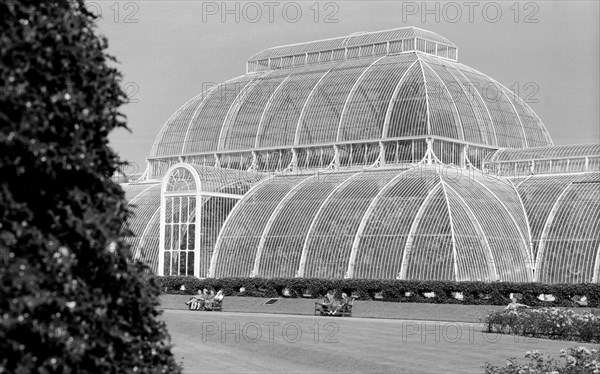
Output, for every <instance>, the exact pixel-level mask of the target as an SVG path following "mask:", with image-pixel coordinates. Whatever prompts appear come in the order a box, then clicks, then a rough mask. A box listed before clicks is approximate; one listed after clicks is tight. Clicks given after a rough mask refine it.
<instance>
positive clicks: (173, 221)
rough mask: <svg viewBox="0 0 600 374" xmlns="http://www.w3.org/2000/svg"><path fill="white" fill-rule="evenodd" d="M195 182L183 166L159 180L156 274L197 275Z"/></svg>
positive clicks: (196, 193)
mask: <svg viewBox="0 0 600 374" xmlns="http://www.w3.org/2000/svg"><path fill="white" fill-rule="evenodd" d="M198 185H199V183H198V181H197V178H196V177H195V176H194V174H192V171H191V170H189V169H188V168H186V167H184V166H181V167H178V168H176V169H174V170H172V171H171V173H169V174H168V175H167V176H166V178H165V180H164V182H163V194H162V195H163V196H162V204H161V222H162V225H161V240H160V249H161V250H160V255H159V256H160V257H159V269H158V273H159V275H195V276H198V261H196V258H197V257H198V248H197V244H196V243H198V238H197V236H198V235H197V234H198V233H197V218H198V217H199V214H198V205H199V204H198V201H199V199H198V187H199V186H198Z"/></svg>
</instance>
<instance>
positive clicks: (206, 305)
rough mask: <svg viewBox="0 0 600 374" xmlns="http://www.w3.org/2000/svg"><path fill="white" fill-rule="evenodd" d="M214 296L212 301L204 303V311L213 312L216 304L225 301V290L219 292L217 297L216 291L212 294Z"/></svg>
mask: <svg viewBox="0 0 600 374" xmlns="http://www.w3.org/2000/svg"><path fill="white" fill-rule="evenodd" d="M210 293H211V295H213V296H212V297H211V298H210V300H207V301H205V302H204V310H213V308H214V306H215V303H216V302H221V301H223V298H224V297H225V295H223V290H219V291H218V292H217V294H216V295H215V291H211V292H210Z"/></svg>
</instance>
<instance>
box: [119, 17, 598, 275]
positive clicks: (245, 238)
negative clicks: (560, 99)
mask: <svg viewBox="0 0 600 374" xmlns="http://www.w3.org/2000/svg"><path fill="white" fill-rule="evenodd" d="M599 171H600V146H599V145H597V144H590V145H567V146H564V145H561V146H555V145H554V144H553V142H552V139H551V137H550V134H549V133H548V131H547V130H546V128H545V126H544V124H543V123H542V121H541V119H540V118H539V117H538V116H537V115H536V114H535V113H534V112H533V110H532V109H531V108H530V107H529V106H528V105H527V103H525V102H524V101H523V100H522V99H520V98H519V97H517V96H515V94H514V93H513V92H512V91H511V90H509V89H508V88H507V87H505V86H503V85H502V84H501V83H499V82H497V81H495V80H494V79H492V78H490V77H489V76H487V75H485V74H483V73H481V72H479V71H477V70H474V69H473V68H470V67H468V66H465V65H463V64H461V63H459V62H458V48H457V46H456V45H455V44H454V43H452V42H451V41H449V40H448V39H446V38H444V37H442V36H440V35H438V34H435V33H433V32H430V31H426V30H422V29H419V28H414V27H405V28H399V29H394V30H386V31H379V32H363V33H355V34H352V35H349V36H345V37H340V38H333V39H327V40H319V41H313V42H308V43H300V44H293V45H286V46H280V47H274V48H269V49H266V50H264V51H261V52H259V53H257V54H255V55H254V56H252V57H250V58H249V59H248V61H247V63H246V73H245V74H244V75H242V76H240V77H238V78H234V79H232V80H229V81H227V82H224V83H221V84H219V85H215V86H214V87H211V88H210V89H208V90H206V91H204V92H201V93H200V94H198V96H196V97H194V98H192V99H190V100H189V101H188V102H187V103H185V104H184V105H183V106H182V107H181V108H179V109H178V110H177V111H176V112H175V113H174V114H173V115H172V116H171V118H169V119H168V121H167V122H166V123H165V124H164V126H163V127H162V129H161V130H160V132H159V134H158V135H157V137H156V139H155V142H154V145H153V147H152V150H151V152H150V155H149V157H148V165H147V168H146V171H145V172H144V174H143V175H141V176H139V178H138V177H136V178H127V179H123V178H122V179H121V181H122V182H123V183H122V186H123V189H124V190H125V193H126V198H127V200H128V203H129V204H130V207H131V208H132V210H133V212H134V215H133V216H132V217H131V218H130V221H129V226H130V229H131V231H132V232H133V233H134V234H135V235H134V236H132V237H130V238H129V240H130V243H131V245H132V249H133V253H134V256H135V257H136V258H138V259H141V260H143V261H145V262H146V263H147V264H148V265H149V266H150V267H151V268H152V269H153V270H154V271H155V272H156V273H157V274H159V275H193V276H196V277H201V278H205V277H219V278H220V277H266V278H271V277H315V278H367V279H416V280H456V281H466V280H475V281H477V280H479V281H499V280H500V281H516V282H532V281H533V282H543V283H582V282H599V277H600V172H599Z"/></svg>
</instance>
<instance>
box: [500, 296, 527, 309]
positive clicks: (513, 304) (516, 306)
mask: <svg viewBox="0 0 600 374" xmlns="http://www.w3.org/2000/svg"><path fill="white" fill-rule="evenodd" d="M519 308H529V306H528V305H525V304H519V303H517V298H516V297H515V296H513V297H512V298H511V299H510V303H509V304H508V305H507V306H506V308H504V310H517V309H519Z"/></svg>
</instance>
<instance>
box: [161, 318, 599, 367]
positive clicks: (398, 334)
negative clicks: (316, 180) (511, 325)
mask: <svg viewBox="0 0 600 374" xmlns="http://www.w3.org/2000/svg"><path fill="white" fill-rule="evenodd" d="M162 319H163V320H164V321H165V322H166V323H167V326H168V328H169V332H170V333H171V336H172V339H173V344H174V345H175V347H174V354H175V356H176V359H177V362H179V363H181V364H182V365H183V367H184V373H188V374H191V373H206V372H215V373H265V372H277V373H286V374H288V373H364V372H369V373H447V374H450V373H482V372H483V369H482V365H483V363H484V362H486V361H490V362H494V363H496V364H502V365H503V364H504V363H505V362H506V359H507V358H509V357H518V358H522V357H523V355H524V354H525V352H526V351H529V350H535V349H537V350H540V351H541V352H543V353H544V354H551V355H553V356H558V355H559V354H560V353H559V352H560V350H561V349H563V348H566V347H571V346H575V345H581V344H578V343H573V342H563V341H553V340H542V339H531V338H524V337H520V336H510V335H496V334H485V333H482V327H481V325H479V324H472V323H453V322H439V323H435V322H423V321H402V320H394V319H372V318H339V317H338V318H336V317H320V316H318V317H313V316H302V315H283V314H257V313H231V312H191V311H187V310H165V311H164V314H163V316H162ZM586 346H590V345H586Z"/></svg>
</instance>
